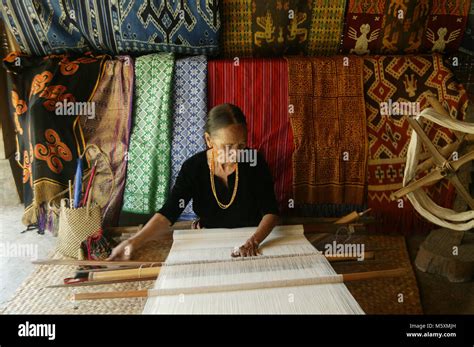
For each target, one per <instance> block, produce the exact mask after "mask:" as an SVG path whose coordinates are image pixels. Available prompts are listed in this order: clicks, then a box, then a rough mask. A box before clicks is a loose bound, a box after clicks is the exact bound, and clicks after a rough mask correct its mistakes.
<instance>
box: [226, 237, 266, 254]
mask: <svg viewBox="0 0 474 347" xmlns="http://www.w3.org/2000/svg"><path fill="white" fill-rule="evenodd" d="M258 246H259V243H258V242H257V240H256V239H255V238H254V237H253V236H252V237H251V238H249V239H248V240H247V241H246V242H245V243H244V244H243V245H242V246H240V247H239V248H237V247H236V249H234V251H233V252H232V254H231V255H232V256H233V257H255V256H257V255H259V254H261V253H260V252H259V251H258Z"/></svg>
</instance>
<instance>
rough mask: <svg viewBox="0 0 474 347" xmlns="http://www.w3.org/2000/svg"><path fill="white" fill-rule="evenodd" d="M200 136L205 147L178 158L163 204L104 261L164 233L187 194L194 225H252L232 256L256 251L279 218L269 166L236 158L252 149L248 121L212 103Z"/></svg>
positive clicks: (229, 107) (126, 255) (259, 160)
mask: <svg viewBox="0 0 474 347" xmlns="http://www.w3.org/2000/svg"><path fill="white" fill-rule="evenodd" d="M204 136H205V139H206V143H207V147H208V149H207V150H205V151H202V152H200V153H197V154H195V155H194V156H192V157H191V158H189V159H187V160H186V161H185V162H184V163H183V165H182V167H181V170H180V172H179V174H178V177H177V179H176V183H175V185H174V187H173V189H172V191H171V194H170V196H169V198H168V200H167V201H166V203H165V204H164V206H163V207H162V208H161V209H160V210H159V211H158V212H157V213H156V214H155V215H154V216H153V217H152V218H151V219H150V220H149V221H148V223H147V224H146V225H145V226H144V227H143V229H142V230H141V231H140V232H138V233H137V234H136V235H134V236H133V237H131V238H130V239H128V240H126V241H124V242H122V243H120V244H119V245H118V246H117V247H116V248H114V250H113V252H112V254H111V256H110V257H109V260H123V259H129V258H130V255H131V253H132V251H133V250H136V249H137V248H139V247H141V246H142V245H143V244H144V243H146V242H148V241H150V240H159V239H160V238H163V237H164V236H166V234H168V233H169V232H170V231H169V230H170V228H169V227H170V226H171V225H173V224H174V223H175V221H176V220H177V219H178V217H179V216H180V215H181V213H182V212H183V210H184V208H185V207H186V205H187V204H188V202H189V201H190V200H191V199H193V209H194V212H195V213H196V214H197V216H198V217H199V221H198V223H197V226H198V227H202V228H239V227H248V226H257V229H256V231H255V233H254V234H253V235H252V236H251V237H250V238H249V239H248V240H247V241H246V242H245V244H243V245H242V246H240V247H239V248H238V249H236V250H234V252H233V253H232V254H231V255H232V256H243V257H246V256H256V255H257V254H258V247H259V244H260V243H261V242H262V241H263V240H264V239H265V238H266V237H267V236H268V234H269V233H270V232H271V231H272V229H273V228H274V226H275V225H276V224H277V222H278V207H277V202H276V199H275V193H274V190H273V180H272V177H271V174H270V171H269V169H268V166H267V164H266V162H265V160H264V159H263V157H262V156H260V155H257V156H256V157H255V158H256V162H255V161H254V162H249V160H247V161H245V162H243V161H241V160H238V159H239V158H241V157H242V155H239V153H247V154H248V153H249V152H248V151H254V150H252V149H249V148H247V123H246V120H245V116H244V114H243V113H242V111H241V110H240V109H239V108H238V107H237V106H235V105H232V104H222V105H218V106H216V107H214V108H213V109H212V110H211V111H210V112H209V114H208V118H207V122H206V127H205V135H204ZM255 153H256V151H255ZM246 157H247V159H248V158H250V157H251V156H249V155H247V156H246Z"/></svg>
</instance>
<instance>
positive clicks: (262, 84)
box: [208, 59, 293, 211]
mask: <svg viewBox="0 0 474 347" xmlns="http://www.w3.org/2000/svg"><path fill="white" fill-rule="evenodd" d="M208 68H209V78H208V86H209V91H208V98H209V109H211V108H212V107H214V106H216V105H219V104H222V103H226V102H228V103H232V104H235V105H237V106H239V107H240V108H241V109H242V111H243V112H244V114H245V116H246V119H247V128H248V146H249V147H250V148H255V149H257V150H258V151H260V152H261V153H262V154H263V156H264V158H265V160H266V161H267V163H268V166H269V168H270V171H271V173H272V176H273V179H274V183H275V194H276V198H277V200H278V202H279V204H280V211H285V210H286V209H287V208H288V199H290V198H291V197H292V191H291V181H292V169H291V155H292V153H293V134H292V132H291V127H290V123H289V119H288V73H287V71H288V67H287V63H286V61H285V60H284V59H240V62H239V65H238V66H236V65H235V64H234V60H211V61H209V67H208Z"/></svg>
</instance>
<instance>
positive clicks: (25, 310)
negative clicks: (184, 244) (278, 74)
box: [2, 235, 422, 314]
mask: <svg viewBox="0 0 474 347" xmlns="http://www.w3.org/2000/svg"><path fill="white" fill-rule="evenodd" d="M322 236H323V235H317V236H316V237H315V236H314V235H309V236H308V239H310V241H312V239H313V240H314V241H315V242H313V244H314V245H315V246H316V247H317V248H318V249H320V250H323V249H324V245H325V244H327V243H331V242H332V241H333V239H334V236H332V235H328V236H327V237H325V238H323V239H322ZM349 242H351V243H360V244H364V245H365V251H374V252H375V258H374V259H373V260H365V261H364V262H354V261H352V262H344V263H332V264H333V267H334V269H335V270H336V271H337V272H338V273H351V272H360V271H374V270H385V269H393V268H397V267H410V268H411V265H410V260H409V258H408V253H407V249H406V246H405V239H404V237H402V236H395V237H393V236H362V235H361V236H354V237H352V238H351V239H350V241H349ZM170 247H171V240H170V241H165V242H162V243H157V242H152V243H150V244H148V245H147V246H146V247H144V248H142V249H140V250H139V251H137V253H136V254H135V256H134V259H136V260H143V261H145V260H146V261H157V262H160V261H164V260H165V259H166V257H167V255H168V252H169V249H170ZM53 258H64V257H61V256H60V255H59V254H55V255H54V256H53ZM75 270H76V267H75V266H51V265H40V266H38V267H37V269H36V270H35V271H34V272H33V273H32V274H31V275H30V276H29V277H28V278H27V279H26V280H25V282H24V283H23V284H22V285H21V286H20V287H19V288H18V290H17V292H16V293H15V295H14V296H13V298H12V299H11V300H10V301H9V302H8V303H7V304H6V306H5V308H4V310H3V312H2V313H3V314H140V313H141V312H142V310H143V307H144V305H145V301H146V299H144V298H131V299H112V300H85V301H77V302H75V303H74V302H72V301H71V295H72V294H73V293H74V292H77V293H81V292H103V291H126V290H139V289H147V288H151V287H152V286H153V283H154V281H143V282H127V283H117V284H108V285H97V286H87V287H71V288H45V287H46V286H49V285H53V284H60V283H62V282H63V279H64V278H66V277H72V276H73V275H74V272H75ZM347 287H348V288H349V290H350V292H351V293H352V295H354V297H355V298H356V300H357V301H358V302H359V304H360V306H361V307H362V309H363V310H364V311H365V312H366V313H367V314H421V313H422V308H421V303H420V297H419V292H418V287H417V283H416V278H415V275H414V273H413V270H411V271H410V273H409V274H407V275H406V276H403V277H398V278H387V279H373V280H365V281H357V282H350V283H347ZM399 294H402V295H403V302H399V298H400V297H399Z"/></svg>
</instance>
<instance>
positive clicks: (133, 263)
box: [31, 252, 373, 272]
mask: <svg viewBox="0 0 474 347" xmlns="http://www.w3.org/2000/svg"><path fill="white" fill-rule="evenodd" d="M344 257H346V256H327V257H326V258H327V259H328V260H329V261H334V260H336V259H342V258H344ZM347 258H351V257H347ZM352 258H355V257H352ZM364 258H365V259H372V258H373V254H372V253H370V252H365V255H364ZM235 260H238V258H237V259H229V261H235ZM345 260H350V259H345ZM219 261H227V260H219ZM31 263H32V264H36V265H64V266H106V267H108V268H109V267H117V266H123V267H129V268H130V267H140V266H147V267H157V266H161V265H163V264H164V263H163V262H160V261H108V260H75V259H38V260H33V261H32V262H31ZM183 264H188V263H183ZM98 270H99V269H98ZM100 270H102V269H100ZM104 270H105V269H104ZM118 270H125V269H117V270H115V269H114V270H110V271H107V272H112V271H118ZM80 271H81V272H85V271H87V270H80Z"/></svg>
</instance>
